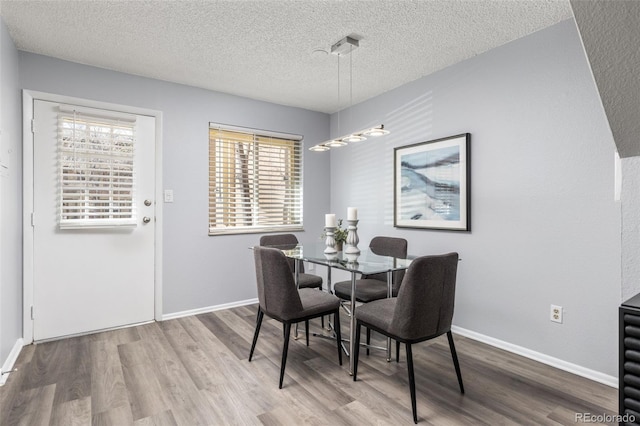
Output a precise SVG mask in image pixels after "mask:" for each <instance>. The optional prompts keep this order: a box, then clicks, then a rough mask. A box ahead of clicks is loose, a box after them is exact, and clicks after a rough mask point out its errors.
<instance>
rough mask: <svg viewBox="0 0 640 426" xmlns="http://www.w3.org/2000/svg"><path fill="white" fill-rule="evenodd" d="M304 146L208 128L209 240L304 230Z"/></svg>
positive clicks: (288, 139)
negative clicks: (232, 235) (240, 235)
mask: <svg viewBox="0 0 640 426" xmlns="http://www.w3.org/2000/svg"><path fill="white" fill-rule="evenodd" d="M301 140H302V138H301V137H300V136H294V135H285V134H281V133H272V132H265V131H254V130H248V129H242V128H232V127H228V126H219V125H216V124H213V123H212V124H210V127H209V235H218V234H229V233H249V232H262V231H295V230H302V147H301V144H302V142H301Z"/></svg>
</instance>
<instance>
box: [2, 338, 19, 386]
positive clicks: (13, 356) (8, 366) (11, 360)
mask: <svg viewBox="0 0 640 426" xmlns="http://www.w3.org/2000/svg"><path fill="white" fill-rule="evenodd" d="M23 346H24V341H23V340H22V338H20V339H18V340H16V343H15V345H13V348H12V349H11V352H9V356H8V357H7V359H6V360H5V361H4V364H2V368H1V369H0V373H5V374H0V386H2V385H4V384H5V383H6V381H7V379H8V378H9V374H11V373H6V372H7V371H11V370H12V369H13V365H14V364H15V363H16V360H17V359H18V356H19V355H20V351H21V350H22V347H23Z"/></svg>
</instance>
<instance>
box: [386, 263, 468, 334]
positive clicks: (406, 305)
mask: <svg viewBox="0 0 640 426" xmlns="http://www.w3.org/2000/svg"><path fill="white" fill-rule="evenodd" d="M457 270H458V253H448V254H443V255H437V256H423V257H419V258H417V259H414V260H413V262H411V265H409V269H408V270H407V273H406V274H405V276H404V281H403V282H402V286H401V287H400V291H399V293H398V301H397V302H396V308H395V311H394V313H393V319H392V320H391V330H390V331H391V332H392V333H393V334H395V335H397V336H400V337H402V338H404V339H422V338H426V337H435V336H439V335H441V334H443V333H446V332H448V331H450V330H451V320H452V318H453V305H454V300H455V291H456V273H457Z"/></svg>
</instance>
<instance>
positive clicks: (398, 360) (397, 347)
mask: <svg viewBox="0 0 640 426" xmlns="http://www.w3.org/2000/svg"><path fill="white" fill-rule="evenodd" d="M396 362H400V342H398V341H397V340H396Z"/></svg>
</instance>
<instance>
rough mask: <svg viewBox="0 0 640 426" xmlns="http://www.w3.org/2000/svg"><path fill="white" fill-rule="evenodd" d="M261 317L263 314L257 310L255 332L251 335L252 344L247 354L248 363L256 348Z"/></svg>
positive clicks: (260, 310)
mask: <svg viewBox="0 0 640 426" xmlns="http://www.w3.org/2000/svg"><path fill="white" fill-rule="evenodd" d="M263 317H264V312H262V309H260V308H258V317H257V318H256V331H255V332H254V333H253V343H251V351H250V352H249V362H251V358H252V357H253V350H254V349H255V348H256V343H257V342H258V334H260V326H261V325H262V318H263Z"/></svg>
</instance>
